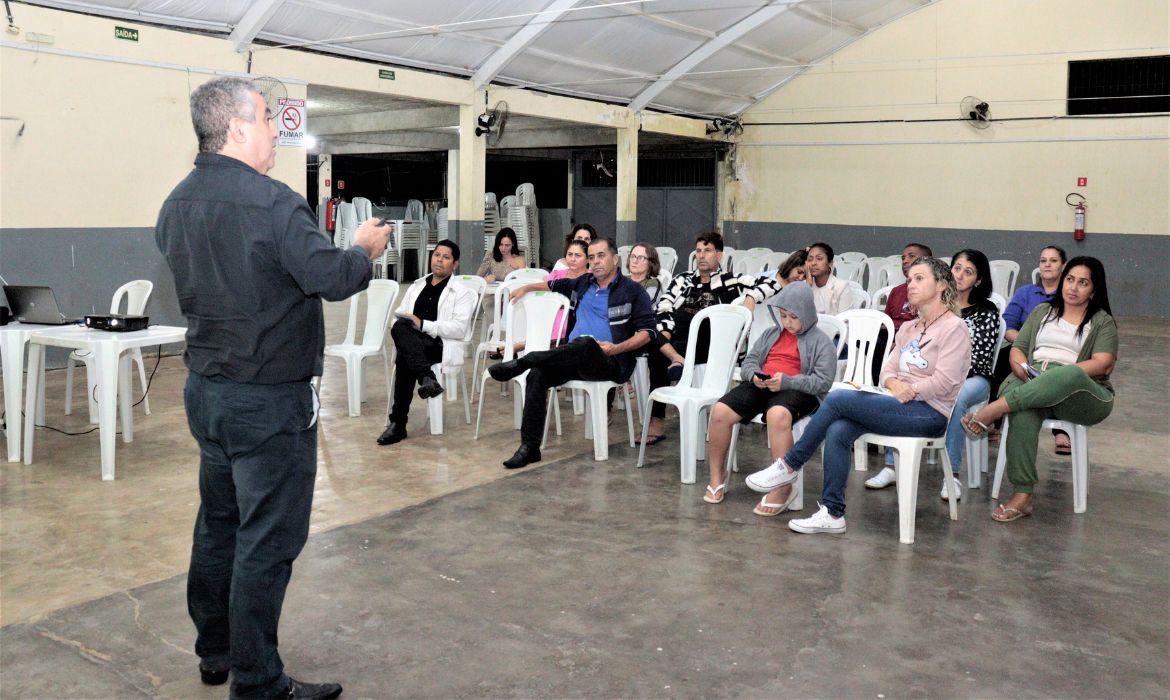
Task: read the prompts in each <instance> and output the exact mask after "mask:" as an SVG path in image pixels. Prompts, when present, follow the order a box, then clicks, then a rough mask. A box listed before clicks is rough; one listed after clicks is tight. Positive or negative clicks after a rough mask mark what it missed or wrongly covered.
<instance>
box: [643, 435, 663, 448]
mask: <svg viewBox="0 0 1170 700" xmlns="http://www.w3.org/2000/svg"><path fill="white" fill-rule="evenodd" d="M665 439H666V434H665V433H663V434H662V435H647V436H646V446H647V447H649V446H650V445H657V444H658V443H660V442H662V441H663V440H665ZM638 444H641V441H639V442H638Z"/></svg>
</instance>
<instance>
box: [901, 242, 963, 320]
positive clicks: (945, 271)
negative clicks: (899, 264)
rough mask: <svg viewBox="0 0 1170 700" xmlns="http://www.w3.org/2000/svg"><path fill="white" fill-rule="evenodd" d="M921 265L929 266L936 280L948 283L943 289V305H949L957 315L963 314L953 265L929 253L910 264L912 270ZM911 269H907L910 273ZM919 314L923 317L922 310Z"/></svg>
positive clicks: (948, 307) (951, 310)
mask: <svg viewBox="0 0 1170 700" xmlns="http://www.w3.org/2000/svg"><path fill="white" fill-rule="evenodd" d="M919 265H925V266H926V267H929V268H930V275H931V276H932V277H934V281H935V282H942V283H943V284H945V285H946V288H945V289H943V293H942V304H943V306H945V307H947V309H949V310H950V312H951V313H953V314H954V315H956V316H960V315H962V311H961V310H960V309H959V289H958V287H956V286H955V276H954V275H953V274H951V266H950V265H948V264H946V263H945V262H944V261H942V260H939V259H938V258H934V257H931V256H929V255H924V256H922V257H921V258H918V259H917V260H915V261H914V262H913V263H912V264H911V265H910V270H913V269H914V268H916V267H918V266H919ZM910 270H907V271H906V272H907V274H909V272H910ZM918 316H919V318H921V317H922V312H921V311H919V312H918Z"/></svg>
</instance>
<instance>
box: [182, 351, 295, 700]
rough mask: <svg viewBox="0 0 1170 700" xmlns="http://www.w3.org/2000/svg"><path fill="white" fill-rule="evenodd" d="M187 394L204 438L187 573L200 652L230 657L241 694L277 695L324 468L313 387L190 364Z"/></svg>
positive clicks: (215, 658) (208, 658) (218, 665)
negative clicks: (297, 575) (283, 619)
mask: <svg viewBox="0 0 1170 700" xmlns="http://www.w3.org/2000/svg"><path fill="white" fill-rule="evenodd" d="M183 398H184V403H185V405H186V408H187V422H188V425H189V426H190V428H191V434H192V435H193V436H195V440H196V442H197V443H198V444H199V498H200V503H199V513H198V515H197V516H196V518H195V534H194V541H193V544H192V546H191V568H190V571H189V572H188V573H187V610H188V612H189V613H190V615H191V620H192V621H194V623H195V630H196V639H195V653H196V654H197V655H198V656H199V657H200V659H201V660H202V662H203V664H204V665H205V666H206V667H207V668H209V669H213V670H222V669H225V668H227V667H228V666H229V663H228V662H229V661H230V667H231V670H232V687H231V696H232V697H240V698H245V697H271V696H273V695H274V694H275V693H277V692H279V691H280V690H282V689H284V687H285V686H287V684H288V677H287V676H286V675H285V674H284V664H283V663H282V662H281V660H280V654H279V653H278V651H277V634H276V633H277V627H278V626H279V624H280V610H281V606H282V605H283V604H284V592H285V588H286V587H287V586H288V580H289V576H290V575H291V574H292V563H293V560H295V559H296V558H297V555H298V554H300V552H301V548H302V547H304V544H305V540H306V539H307V538H308V536H309V512H310V510H311V509H312V506H313V482H314V480H315V478H316V475H317V425H316V415H315V413H316V408H315V395H314V393H313V388H312V386H311V385H310V384H309V383H308V382H291V383H288V384H270V385H265V384H240V383H236V382H232V381H229V380H226V379H223V378H221V377H204V376H202V375H199V374H196V373H195V372H190V373H189V374H188V375H187V385H186V388H185V389H184V396H183ZM310 423H311V424H312V426H311V427H310Z"/></svg>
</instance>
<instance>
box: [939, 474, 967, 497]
mask: <svg viewBox="0 0 1170 700" xmlns="http://www.w3.org/2000/svg"><path fill="white" fill-rule="evenodd" d="M951 478H952V479H954V480H955V500H956V501H961V500H962V499H963V482H961V481H959V477H957V476H952V477H951ZM939 498H941V499H943V500H944V501H947V500H950V499H949V498H948V496H947V485H946V484H943V487H942V493H940V494H939Z"/></svg>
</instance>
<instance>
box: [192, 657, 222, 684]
mask: <svg viewBox="0 0 1170 700" xmlns="http://www.w3.org/2000/svg"><path fill="white" fill-rule="evenodd" d="M227 679H228V669H226V668H225V669H224V670H222V671H212V670H211V669H209V668H207V667H205V666H204V665H203V663H202V662H200V664H199V680H201V681H203V684H204V685H223V684H224V683H227Z"/></svg>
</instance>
